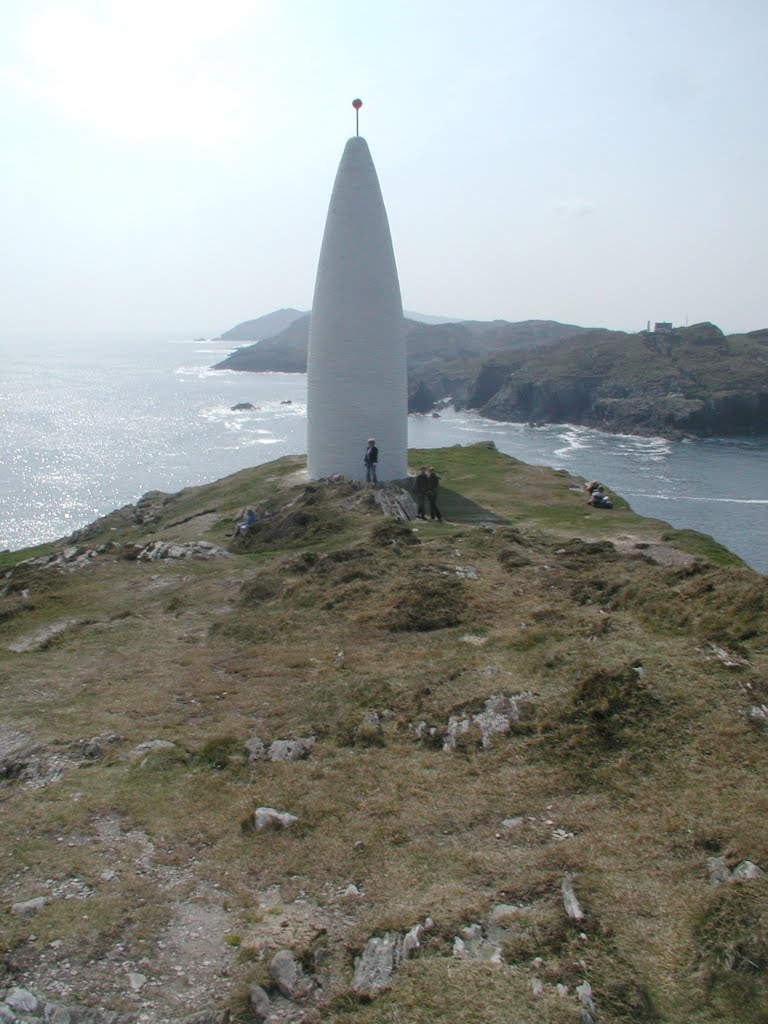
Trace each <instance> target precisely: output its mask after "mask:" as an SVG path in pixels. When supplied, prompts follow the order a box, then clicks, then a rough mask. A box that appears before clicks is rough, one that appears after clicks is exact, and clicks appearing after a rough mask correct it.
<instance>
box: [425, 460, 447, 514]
mask: <svg viewBox="0 0 768 1024" xmlns="http://www.w3.org/2000/svg"><path fill="white" fill-rule="evenodd" d="M439 486H440V477H439V476H438V475H437V473H436V472H435V467H434V466H430V467H429V476H428V477H427V501H428V502H429V518H430V519H437V521H438V522H440V523H442V521H443V517H442V515H441V514H440V509H439V508H438V507H437V489H438V487H439Z"/></svg>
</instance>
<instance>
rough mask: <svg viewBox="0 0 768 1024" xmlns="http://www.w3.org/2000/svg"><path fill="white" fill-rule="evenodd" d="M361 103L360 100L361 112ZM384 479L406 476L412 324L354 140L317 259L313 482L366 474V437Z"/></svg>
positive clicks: (310, 405) (310, 442)
mask: <svg viewBox="0 0 768 1024" xmlns="http://www.w3.org/2000/svg"><path fill="white" fill-rule="evenodd" d="M361 105H362V103H361V101H360V100H355V101H354V103H353V106H354V107H355V111H356V114H357V113H359V108H360V106H361ZM371 437H372V438H375V440H376V445H377V447H378V449H379V464H378V467H377V469H378V478H379V480H398V479H402V478H403V477H405V476H407V474H408V454H407V449H408V385H407V372H406V358H405V327H404V323H403V306H402V301H401V298H400V285H399V283H398V279H397V267H396V266H395V254H394V251H393V249H392V238H391V236H390V233H389V222H388V221H387V211H386V210H385V208H384V200H383V199H382V197H381V189H380V188H379V180H378V178H377V176H376V169H375V167H374V166H373V160H372V159H371V154H370V152H369V150H368V145H367V143H366V141H365V139H363V138H361V137H360V136H359V135H355V136H353V137H352V138H351V139H349V141H348V142H347V144H346V146H345V148H344V153H343V155H342V157H341V162H340V164H339V169H338V171H337V173H336V181H335V182H334V186H333V192H332V194H331V202H330V206H329V208H328V217H327V219H326V222H325V232H324V234H323V244H322V247H321V249H320V259H319V261H318V265H317V278H316V280H315V295H314V299H313V302H312V318H311V320H310V328H309V353H308V359H307V449H308V469H309V476H310V478H311V479H315V480H317V479H320V478H321V477H327V476H333V475H334V474H336V473H340V474H341V475H343V476H349V477H352V478H353V479H365V467H364V465H363V456H364V454H365V449H366V446H367V442H368V439H369V438H371Z"/></svg>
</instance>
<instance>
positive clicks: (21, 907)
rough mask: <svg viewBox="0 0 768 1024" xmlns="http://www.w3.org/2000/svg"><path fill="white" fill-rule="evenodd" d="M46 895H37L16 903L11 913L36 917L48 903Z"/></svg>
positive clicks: (18, 915)
mask: <svg viewBox="0 0 768 1024" xmlns="http://www.w3.org/2000/svg"><path fill="white" fill-rule="evenodd" d="M46 902H47V901H46V898H45V896H35V897H34V899H31V900H24V901H23V902H21V903H14V904H13V906H12V907H11V913H12V914H15V916H16V917H34V916H35V914H37V913H39V912H40V911H41V910H42V909H43V907H44V906H45V904H46Z"/></svg>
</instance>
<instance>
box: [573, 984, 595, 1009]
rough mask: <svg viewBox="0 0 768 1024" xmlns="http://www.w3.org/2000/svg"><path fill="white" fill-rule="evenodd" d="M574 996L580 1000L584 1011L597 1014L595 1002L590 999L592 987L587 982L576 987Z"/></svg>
mask: <svg viewBox="0 0 768 1024" xmlns="http://www.w3.org/2000/svg"><path fill="white" fill-rule="evenodd" d="M576 995H577V996H578V997H579V999H580V1000H581V1005H582V1006H583V1007H584V1009H585V1010H589V1012H590V1013H597V1007H596V1006H595V1000H594V999H593V998H592V986H591V985H590V984H589V982H588V981H582V983H581V984H580V985H577V986H576Z"/></svg>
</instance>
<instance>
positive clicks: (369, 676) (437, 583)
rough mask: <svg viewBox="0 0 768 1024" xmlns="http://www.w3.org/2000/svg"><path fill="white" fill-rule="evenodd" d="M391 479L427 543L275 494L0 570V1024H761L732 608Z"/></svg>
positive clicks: (759, 607)
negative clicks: (26, 1000) (427, 504)
mask: <svg viewBox="0 0 768 1024" xmlns="http://www.w3.org/2000/svg"><path fill="white" fill-rule="evenodd" d="M410 461H411V465H412V466H413V467H416V466H418V465H419V464H421V463H422V462H428V463H430V464H434V465H435V466H436V468H437V469H438V472H439V473H440V475H441V477H442V482H443V488H442V491H441V507H442V510H443V512H444V515H445V516H446V519H447V520H448V522H446V523H445V524H443V525H440V524H433V523H419V524H418V527H417V528H415V529H414V528H413V524H402V523H400V522H398V521H397V520H395V519H394V518H391V517H386V516H384V515H383V514H382V512H381V510H380V508H379V506H378V505H377V503H376V500H375V497H374V492H373V491H372V490H370V489H366V488H365V487H363V486H361V485H356V484H351V483H349V482H346V481H343V480H337V481H325V482H321V483H309V484H308V483H307V480H306V472H305V460H304V458H303V457H302V458H298V457H297V458H286V459H281V460H279V461H277V462H273V463H270V464H268V465H265V466H261V467H259V468H256V469H252V470H246V471H243V472H240V473H237V474H235V475H234V476H231V477H228V478H226V479H223V480H220V481H218V482H216V483H214V484H210V485H207V486H203V487H195V488H188V489H186V490H184V491H181V492H180V493H178V494H175V495H162V494H159V493H151V494H149V495H146V496H145V497H144V498H143V499H142V500H141V501H140V502H139V503H138V504H137V505H136V506H129V507H127V508H125V509H121V510H119V511H117V512H115V513H112V514H111V515H110V516H107V517H104V518H103V519H100V520H98V521H97V522H96V523H94V524H93V525H92V526H90V527H88V528H86V529H85V530H83V531H80V533H79V535H77V536H76V537H75V538H73V539H70V540H68V541H66V542H65V541H62V542H61V543H58V544H54V545H48V546H46V547H45V548H42V549H37V550H35V551H27V552H16V553H12V554H10V555H8V554H6V555H3V556H0V572H4V573H5V575H4V576H3V577H0V588H2V589H0V650H2V658H1V659H0V684H1V685H2V698H3V712H4V714H3V718H2V724H0V801H1V810H2V818H3V829H2V840H0V842H2V860H1V861H0V891H1V892H2V909H0V914H2V926H3V927H2V938H1V939H0V949H2V953H3V966H2V967H0V1020H4V1021H6V1020H7V1021H11V1020H12V1016H11V1017H9V1016H8V1013H9V1012H10V1011H8V1010H7V1006H8V1004H7V1003H6V1004H4V1003H3V1002H2V999H4V998H5V999H11V1000H13V999H16V1001H17V1004H18V1001H19V998H20V997H18V996H12V995H9V992H10V991H11V990H12V989H13V988H14V987H15V988H21V989H26V990H28V991H29V992H31V993H33V994H34V995H36V996H37V997H38V998H40V999H44V1000H47V1001H48V1013H49V1016H51V1015H52V1014H53V1010H54V1008H55V1009H56V1012H57V1013H58V1014H59V1016H58V1017H56V1018H55V1019H57V1020H60V1021H62V1024H63V1022H64V1020H65V1019H69V1020H70V1021H71V1024H75V1022H76V1021H78V1020H79V1021H89V1022H90V1024H97V1022H98V1021H102V1020H103V1021H107V1020H115V1019H116V1018H114V1017H110V1015H109V1014H108V1013H105V1012H104V1011H115V1012H116V1013H120V1014H123V1015H125V1019H127V1020H131V1021H133V1020H136V1021H139V1020H142V1021H149V1022H153V1024H154V1022H160V1021H165V1020H181V1019H184V1018H189V1017H190V1016H191V1015H193V1014H201V1013H203V1011H206V1013H205V1014H204V1015H203V1016H198V1017H197V1020H198V1021H199V1022H202V1021H203V1020H205V1021H206V1022H209V1024H213V1022H223V1021H224V1020H226V1019H227V1017H228V1016H231V1018H232V1019H233V1020H242V1021H253V1020H258V1019H264V1015H265V1014H266V1012H267V1010H266V1005H267V1004H266V1003H265V1000H266V999H268V1000H269V1012H270V1014H271V1016H270V1017H269V1018H268V1019H270V1020H272V1021H278V1020H303V1021H322V1022H328V1024H343V1022H347V1021H350V1022H351V1021H355V1022H358V1021H360V1022H365V1024H437V1022H445V1021H455V1022H462V1024H466V1022H473V1024H502V1022H508V1021H515V1022H519V1024H528V1022H531V1024H533V1022H547V1024H561V1022H562V1024H566V1022H573V1024H578V1022H582V1024H585V1022H587V1021H588V1020H593V1021H594V1022H596V1024H607V1022H617V1024H618V1022H624V1021H627V1022H629V1021H632V1022H646V1021H647V1022H661V1021H668V1022H679V1024H683V1022H686V1024H687V1022H691V1021H695V1022H697V1024H715V1022H721V1021H722V1022H725V1021H728V1022H745V1024H746V1022H761V1021H762V1022H764V1021H768V1011H767V1010H766V1005H768V1002H767V997H768V938H767V936H768V931H767V929H766V925H767V924H768V875H763V874H762V872H761V869H768V836H767V835H766V829H765V824H764V823H765V820H766V812H767V811H768V793H767V792H766V787H765V777H766V769H767V768H768V732H766V731H765V726H766V725H768V708H766V707H764V705H768V581H766V579H765V578H763V577H761V576H759V575H757V574H756V573H754V572H753V571H751V570H750V569H747V568H746V567H744V566H743V564H742V563H740V561H739V560H738V559H737V558H736V557H735V556H732V555H730V554H729V553H728V552H727V551H725V550H724V549H723V548H721V547H719V546H718V545H716V544H715V543H714V542H713V541H712V540H711V539H710V538H707V537H704V536H702V535H700V534H696V533H692V532H687V531H673V530H670V528H669V527H668V526H667V525H666V524H664V523H661V522H659V521H655V520H648V519H642V518H641V517H639V516H637V515H635V514H634V513H633V512H632V511H631V510H630V509H629V508H628V506H627V505H626V503H625V502H623V501H622V499H621V498H620V497H617V498H616V501H615V507H614V509H613V510H610V511H608V510H597V509H592V508H590V507H588V506H587V505H586V503H585V494H584V490H583V486H582V484H583V481H580V480H578V479H575V478H573V477H571V476H569V475H568V474H566V473H564V472H561V471H557V472H556V471H552V470H548V469H544V468H540V467H531V466H527V465H525V464H523V463H521V462H518V461H517V460H515V459H512V458H509V457H507V456H503V455H501V454H499V453H498V452H496V451H495V450H494V449H493V447H492V446H490V445H476V446H471V447H467V448H460V447H458V446H457V447H455V448H448V449H440V450H436V451H429V452H423V451H416V452H411V459H410ZM247 505H255V506H257V507H258V508H259V510H260V512H261V514H262V519H261V521H260V523H259V525H258V526H257V527H256V528H255V529H254V530H253V531H252V532H251V533H250V534H249V535H247V536H246V537H243V538H237V539H232V537H231V534H232V530H233V526H234V524H235V522H236V521H237V519H238V518H239V515H240V513H241V511H242V509H243V507H244V506H247ZM265 512H268V513H269V515H268V517H264V513H265ZM257 808H273V809H275V810H277V811H279V812H281V813H287V814H290V815H294V816H295V818H296V820H295V821H293V822H291V821H289V820H288V819H284V821H285V824H287V825H288V826H289V827H280V823H279V822H277V823H274V825H273V827H269V828H263V829H262V828H260V827H259V826H260V825H261V823H262V820H263V819H260V818H258V817H257V816H255V814H254V812H255V811H256V809H257ZM734 869H735V870H734ZM742 876H743V877H742ZM406 936H409V937H408V938H406ZM372 940H373V941H372ZM276 954H279V955H278V956H277V957H276ZM376 956H378V957H379V959H378V961H376V964H377V965H378V966H376V967H375V968H374V969H372V971H369V974H368V976H367V977H366V976H365V970H364V968H365V967H366V964H368V965H369V966H370V964H371V963H373V962H374V960H375V957H376ZM275 958H276V959H275ZM382 965H383V966H382ZM393 967H394V970H392V971H391V975H390V973H389V969H390V968H393ZM254 986H258V988H256V987H254ZM250 992H253V999H252V1000H251V999H249V993H250ZM54 1004H57V1007H54ZM58 1004H68V1005H73V1004H76V1005H77V1006H79V1007H81V1008H82V1007H94V1008H102V1011H101V1012H100V1013H99V1014H95V1013H91V1014H90V1015H89V1014H88V1013H86V1012H85V1011H83V1010H82V1009H81V1010H78V1011H77V1012H75V1011H72V1012H71V1013H70V1015H69V1018H66V1017H65V1015H64V1011H63V1010H62V1008H61V1005H58ZM4 1007H5V1009H4ZM13 1012H14V1013H15V1014H16V1015H17V1016H18V1018H19V1019H28V1018H27V1017H24V1015H23V1014H22V1013H21V1011H20V1010H18V1009H17V1010H14V1011H13ZM3 1014H5V1015H3ZM29 1019H31V1018H29ZM38 1019H40V1018H39V1016H38Z"/></svg>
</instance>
